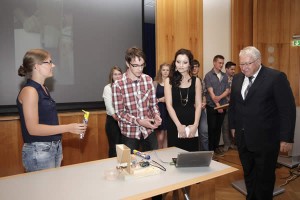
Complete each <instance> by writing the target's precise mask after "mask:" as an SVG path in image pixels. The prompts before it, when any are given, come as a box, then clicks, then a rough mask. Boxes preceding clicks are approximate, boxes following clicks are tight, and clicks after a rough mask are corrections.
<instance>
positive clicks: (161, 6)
mask: <svg viewBox="0 0 300 200" xmlns="http://www.w3.org/2000/svg"><path fill="white" fill-rule="evenodd" d="M155 17H156V20H155V21H156V23H155V29H156V37H155V38H156V67H158V66H159V65H160V64H161V63H164V62H167V63H170V64H171V62H172V59H173V56H174V49H175V47H174V42H175V41H174V26H173V22H174V12H173V2H172V1H171V0H164V1H156V16H155Z"/></svg>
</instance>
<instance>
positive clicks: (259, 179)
mask: <svg viewBox="0 0 300 200" xmlns="http://www.w3.org/2000/svg"><path fill="white" fill-rule="evenodd" d="M236 143H237V146H238V151H239V156H240V160H241V163H242V166H243V170H244V179H245V183H246V188H247V197H246V199H247V200H272V199H273V190H274V184H275V179H276V175H275V169H276V163H277V158H278V154H279V143H278V145H274V144H268V145H265V146H264V148H263V149H261V150H257V151H250V150H249V149H248V148H247V146H246V142H245V137H244V133H243V131H242V132H240V133H237V132H236Z"/></svg>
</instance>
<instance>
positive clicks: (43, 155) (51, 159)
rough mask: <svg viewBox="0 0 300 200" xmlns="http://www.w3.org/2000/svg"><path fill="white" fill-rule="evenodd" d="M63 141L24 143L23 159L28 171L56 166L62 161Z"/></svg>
mask: <svg viewBox="0 0 300 200" xmlns="http://www.w3.org/2000/svg"><path fill="white" fill-rule="evenodd" d="M62 157H63V155H62V145H61V141H60V140H59V141H52V142H32V143H24V145H23V149H22V160H23V165H24V167H25V171H26V172H33V171H38V170H42V169H48V168H55V167H59V166H60V165H61V161H62Z"/></svg>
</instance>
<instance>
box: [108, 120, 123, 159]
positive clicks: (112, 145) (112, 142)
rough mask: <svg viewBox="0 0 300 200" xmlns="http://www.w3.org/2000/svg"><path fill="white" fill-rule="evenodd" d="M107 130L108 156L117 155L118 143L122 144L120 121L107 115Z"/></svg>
mask: <svg viewBox="0 0 300 200" xmlns="http://www.w3.org/2000/svg"><path fill="white" fill-rule="evenodd" d="M105 131H106V135H107V139H108V145H109V149H108V157H109V158H111V157H115V156H117V152H116V144H121V131H120V128H119V125H118V122H117V121H116V120H115V119H114V118H113V117H112V116H110V115H106V123H105Z"/></svg>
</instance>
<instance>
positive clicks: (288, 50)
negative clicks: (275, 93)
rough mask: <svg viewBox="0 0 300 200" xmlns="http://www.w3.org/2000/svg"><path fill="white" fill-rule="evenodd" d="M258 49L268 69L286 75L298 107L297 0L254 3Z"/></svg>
mask: <svg viewBox="0 0 300 200" xmlns="http://www.w3.org/2000/svg"><path fill="white" fill-rule="evenodd" d="M254 5H255V6H254V15H255V16H254V19H255V21H254V24H256V25H257V28H256V29H255V28H254V29H253V35H254V36H256V37H255V39H254V41H255V42H254V46H256V47H258V49H260V51H261V53H262V62H263V64H265V65H266V66H270V67H272V68H274V69H278V70H280V71H282V72H284V73H286V75H287V77H288V79H289V81H290V84H291V87H292V90H293V93H294V96H295V100H296V104H297V105H299V103H300V102H299V79H300V76H299V66H300V62H299V53H298V52H299V50H298V48H299V47H292V46H291V40H292V36H293V35H295V34H296V33H295V32H298V33H297V34H299V33H300V28H299V27H300V23H299V20H298V19H299V17H300V14H298V13H299V10H300V3H299V1H296V0H286V1H281V0H254Z"/></svg>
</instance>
